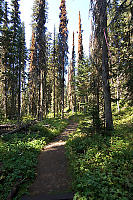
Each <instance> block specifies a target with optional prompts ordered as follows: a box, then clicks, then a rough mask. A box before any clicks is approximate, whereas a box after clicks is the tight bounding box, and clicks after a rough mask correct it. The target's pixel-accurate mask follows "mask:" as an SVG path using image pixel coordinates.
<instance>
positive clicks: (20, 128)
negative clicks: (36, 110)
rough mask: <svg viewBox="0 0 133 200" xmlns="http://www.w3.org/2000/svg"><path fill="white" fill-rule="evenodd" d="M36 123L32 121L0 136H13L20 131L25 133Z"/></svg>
mask: <svg viewBox="0 0 133 200" xmlns="http://www.w3.org/2000/svg"><path fill="white" fill-rule="evenodd" d="M36 123H37V120H33V121H31V122H29V123H27V124H21V125H20V126H19V127H18V128H16V129H14V130H11V131H8V132H5V133H3V134H2V136H4V135H8V134H14V133H17V132H20V131H26V130H27V129H28V128H29V127H30V126H32V125H34V124H36Z"/></svg>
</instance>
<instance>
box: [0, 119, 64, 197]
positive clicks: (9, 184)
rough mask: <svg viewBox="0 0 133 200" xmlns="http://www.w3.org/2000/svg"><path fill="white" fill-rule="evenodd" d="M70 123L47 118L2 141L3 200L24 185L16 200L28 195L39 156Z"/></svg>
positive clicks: (0, 174)
mask: <svg viewBox="0 0 133 200" xmlns="http://www.w3.org/2000/svg"><path fill="white" fill-rule="evenodd" d="M67 124H68V120H66V119H64V120H60V119H57V118H56V119H54V118H52V119H50V118H49V119H45V120H44V121H42V122H38V123H37V124H36V125H34V126H32V127H30V129H29V130H28V131H27V132H19V133H15V134H12V135H6V136H3V137H1V138H0V200H6V199H7V196H8V194H9V193H10V191H11V189H13V188H14V186H15V185H16V184H17V183H22V184H20V187H19V192H18V195H17V197H15V198H14V200H17V199H21V196H22V194H24V193H27V190H28V186H29V185H30V183H31V182H32V181H33V180H34V178H35V175H36V166H37V157H38V155H39V153H40V151H41V149H42V148H43V147H44V146H45V145H46V144H47V143H48V142H50V141H51V140H52V139H53V138H54V137H55V136H56V135H58V134H59V133H61V131H62V130H63V129H64V128H65V127H66V126H67Z"/></svg>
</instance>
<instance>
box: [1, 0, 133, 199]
mask: <svg viewBox="0 0 133 200" xmlns="http://www.w3.org/2000/svg"><path fill="white" fill-rule="evenodd" d="M66 1H67V0H60V7H59V10H60V14H59V20H60V21H59V27H58V30H56V29H55V27H53V33H49V32H48V30H47V21H48V18H49V10H48V1H47V0H34V3H33V15H32V35H31V44H30V49H28V48H27V46H26V39H25V35H26V33H25V24H24V22H22V21H21V17H20V15H21V13H20V0H11V5H10V4H9V3H8V2H7V1H6V0H0V199H1V200H6V199H8V200H9V199H16V200H17V199H21V197H22V195H23V194H26V192H28V187H29V185H30V184H31V182H33V180H34V179H35V175H36V166H37V157H38V155H39V153H40V152H41V149H42V148H43V146H45V145H46V144H48V143H49V142H50V141H52V140H53V138H55V137H56V136H57V135H59V134H60V133H61V132H62V131H63V130H64V129H65V128H66V127H67V125H68V124H69V123H70V122H71V123H72V122H76V123H77V124H78V127H77V130H76V131H74V132H73V133H72V134H70V136H69V137H68V140H67V142H66V147H65V148H66V155H67V159H68V160H69V168H70V171H71V174H72V191H74V197H73V199H74V200H132V199H133V67H132V64H133V62H132V61H133V54H132V52H133V51H132V48H133V26H132V22H133V2H132V0H90V1H89V0H88V4H89V5H90V6H89V10H88V13H89V17H90V18H91V27H90V28H91V35H90V36H88V37H90V38H89V44H88V46H89V52H88V54H87V55H86V54H85V52H84V46H83V39H84V38H83V31H84V30H83V29H82V18H83V17H84V16H83V15H82V16H81V13H80V10H79V13H77V19H75V20H77V21H78V24H79V30H78V41H76V39H75V34H76V31H77V30H73V35H71V36H70V34H69V30H68V23H69V19H68V17H67V6H66ZM88 23H89V22H88ZM52 34H53V37H52ZM68 37H72V38H73V40H72V49H71V50H70V48H69V46H68ZM75 44H77V46H78V52H76V50H75ZM68 49H69V50H70V52H69V51H68ZM68 53H69V54H70V57H71V59H68ZM29 150H30V151H29ZM20 155H21V156H20ZM18 182H19V191H18V188H17V185H18ZM14 187H16V188H17V189H15V192H12V191H14ZM11 193H14V194H15V195H16V196H15V197H14V196H13V195H12V194H11Z"/></svg>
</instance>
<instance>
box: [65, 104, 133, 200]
mask: <svg viewBox="0 0 133 200" xmlns="http://www.w3.org/2000/svg"><path fill="white" fill-rule="evenodd" d="M113 117H114V126H115V129H114V131H113V132H112V135H111V136H107V135H106V134H100V133H97V134H93V132H92V129H90V128H89V127H90V124H91V120H90V118H89V117H87V116H85V117H84V118H83V117H82V119H80V123H79V127H78V129H77V131H76V132H75V133H73V134H72V135H71V136H70V138H69V140H68V142H67V146H66V148H67V155H68V158H69V161H70V167H71V170H72V174H73V190H74V192H75V196H74V200H132V199H133V109H132V108H125V109H123V110H121V111H120V112H119V113H115V114H114V116H113Z"/></svg>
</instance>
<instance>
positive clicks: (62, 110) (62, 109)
mask: <svg viewBox="0 0 133 200" xmlns="http://www.w3.org/2000/svg"><path fill="white" fill-rule="evenodd" d="M61 92H62V94H61V95H62V97H61V98H62V99H61V104H62V107H61V118H62V119H63V118H64V53H63V62H62V88H61Z"/></svg>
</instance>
